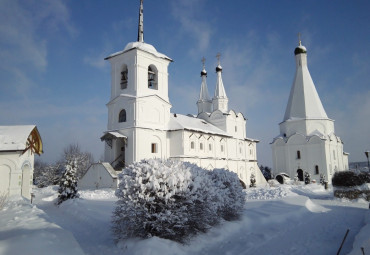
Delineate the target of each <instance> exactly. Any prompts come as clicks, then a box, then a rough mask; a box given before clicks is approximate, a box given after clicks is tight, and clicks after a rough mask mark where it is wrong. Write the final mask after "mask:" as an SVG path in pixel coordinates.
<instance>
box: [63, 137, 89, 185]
mask: <svg viewBox="0 0 370 255" xmlns="http://www.w3.org/2000/svg"><path fill="white" fill-rule="evenodd" d="M68 160H69V161H72V160H74V161H76V164H77V173H76V176H77V179H78V180H79V179H81V177H82V176H84V175H85V173H86V172H87V169H88V168H89V167H90V165H91V164H92V163H94V157H93V155H92V154H91V153H90V152H82V151H81V149H80V146H79V145H78V144H70V145H69V146H67V147H66V148H65V149H64V152H63V161H68Z"/></svg>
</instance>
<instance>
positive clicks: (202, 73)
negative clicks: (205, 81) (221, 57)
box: [200, 68, 207, 76]
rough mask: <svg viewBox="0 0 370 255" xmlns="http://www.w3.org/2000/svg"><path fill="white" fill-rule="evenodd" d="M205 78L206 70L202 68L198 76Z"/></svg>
mask: <svg viewBox="0 0 370 255" xmlns="http://www.w3.org/2000/svg"><path fill="white" fill-rule="evenodd" d="M204 75H205V76H207V71H206V69H204V68H203V70H202V71H201V72H200V76H204Z"/></svg>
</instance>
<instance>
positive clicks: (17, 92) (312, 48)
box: [0, 0, 370, 166]
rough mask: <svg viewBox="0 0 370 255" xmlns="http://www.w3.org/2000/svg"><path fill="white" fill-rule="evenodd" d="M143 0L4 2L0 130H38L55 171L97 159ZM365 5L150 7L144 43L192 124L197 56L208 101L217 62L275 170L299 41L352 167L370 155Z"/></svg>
mask: <svg viewBox="0 0 370 255" xmlns="http://www.w3.org/2000/svg"><path fill="white" fill-rule="evenodd" d="M138 7H139V0H121V1H118V0H117V1H115V0H111V1H98V0H90V1H87V0H78V1H72V0H68V1H57V0H55V1H50V0H24V1H23V0H22V1H20V0H0V125H17V124H35V125H37V126H38V128H39V131H40V133H41V136H42V139H43V143H44V151H45V153H44V154H43V155H42V156H41V160H44V161H47V162H52V161H54V160H57V159H58V158H59V157H60V154H61V152H62V150H63V148H64V147H66V146H67V145H69V144H71V143H78V144H79V145H80V146H81V147H82V149H83V150H87V151H90V152H92V153H93V154H94V156H95V159H96V160H99V159H100V158H101V157H102V154H103V147H104V144H103V143H102V142H101V141H100V139H99V138H100V136H101V135H102V133H103V131H104V130H105V129H106V125H107V108H106V106H105V104H106V103H107V102H108V100H109V93H110V66H109V63H108V62H107V61H104V60H103V59H104V57H106V56H108V55H110V54H111V53H114V52H116V51H119V50H122V49H123V48H124V47H125V45H126V44H127V43H128V42H131V41H135V40H136V38H137V21H138ZM369 11H370V2H369V1H335V2H334V1H306V2H297V1H244V0H235V1H222V0H176V1H175V0H145V1H144V40H145V42H146V43H149V44H152V45H153V46H155V47H156V49H157V50H158V51H159V52H161V53H164V54H166V55H167V56H169V57H171V58H172V59H173V60H174V62H173V63H171V64H170V67H169V74H170V76H169V86H170V89H169V91H170V92H169V93H170V95H169V96H170V101H171V103H172V110H171V111H172V112H177V113H183V114H187V113H196V111H197V108H196V101H197V97H198V94H199V89H200V84H201V78H200V71H201V68H202V64H201V58H202V57H203V56H204V57H205V58H206V59H207V61H206V69H207V71H208V80H207V83H208V87H209V91H210V94H213V92H214V88H215V83H216V79H215V78H216V75H215V72H214V68H215V66H216V63H217V59H216V57H215V56H216V54H217V53H218V52H220V53H221V54H222V56H221V65H222V66H223V81H224V85H225V88H226V93H227V95H228V97H229V106H230V108H232V109H235V110H236V111H240V112H242V113H243V114H244V116H246V118H247V119H248V121H247V136H248V137H250V138H255V139H259V140H260V143H259V144H258V147H257V150H258V151H257V153H258V159H259V162H260V163H261V164H263V165H269V166H272V163H271V162H272V159H271V149H270V144H269V143H270V142H271V141H272V139H273V138H274V137H275V136H277V135H278V134H279V126H278V123H280V122H281V121H282V120H283V116H284V112H285V107H286V104H287V101H288V96H289V92H290V87H291V85H292V81H293V78H294V73H295V60H294V54H293V51H294V48H295V47H296V46H297V43H298V39H297V33H298V32H300V33H301V34H302V43H303V45H305V46H306V47H307V50H308V65H309V70H310V72H311V76H312V78H313V80H314V83H315V85H316V88H317V90H318V92H319V95H320V98H321V101H322V103H323V105H324V108H325V110H326V112H327V115H328V116H329V118H332V119H334V120H335V129H336V134H337V135H338V136H340V137H341V138H342V139H343V141H344V150H345V151H347V152H349V153H350V158H349V159H350V161H365V159H366V158H365V155H364V151H365V150H370V82H369V81H370V60H369V59H370V50H369V46H370V33H369V29H370V15H369Z"/></svg>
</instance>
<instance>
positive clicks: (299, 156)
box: [297, 151, 301, 159]
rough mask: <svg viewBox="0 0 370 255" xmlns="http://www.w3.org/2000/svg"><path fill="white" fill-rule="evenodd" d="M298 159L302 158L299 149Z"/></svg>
mask: <svg viewBox="0 0 370 255" xmlns="http://www.w3.org/2000/svg"><path fill="white" fill-rule="evenodd" d="M297 159H301V151H297Z"/></svg>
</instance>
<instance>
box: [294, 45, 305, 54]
mask: <svg viewBox="0 0 370 255" xmlns="http://www.w3.org/2000/svg"><path fill="white" fill-rule="evenodd" d="M302 53H307V49H306V47H304V46H303V45H299V46H298V47H297V48H295V50H294V55H298V54H302Z"/></svg>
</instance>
